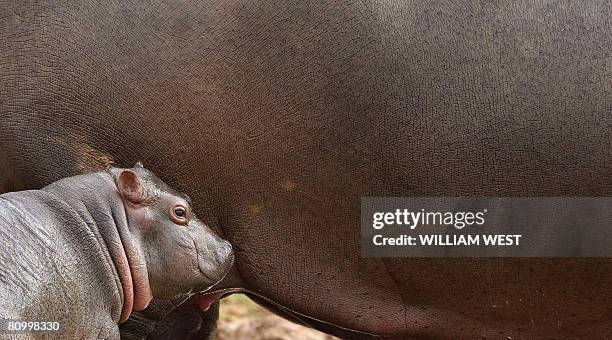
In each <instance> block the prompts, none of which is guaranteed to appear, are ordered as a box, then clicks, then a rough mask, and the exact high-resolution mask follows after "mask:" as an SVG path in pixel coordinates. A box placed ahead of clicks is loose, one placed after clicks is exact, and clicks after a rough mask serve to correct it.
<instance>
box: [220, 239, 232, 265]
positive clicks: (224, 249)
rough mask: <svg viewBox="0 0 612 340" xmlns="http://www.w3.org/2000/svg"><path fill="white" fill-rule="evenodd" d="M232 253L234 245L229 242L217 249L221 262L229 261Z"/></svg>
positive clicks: (222, 243) (224, 242)
mask: <svg viewBox="0 0 612 340" xmlns="http://www.w3.org/2000/svg"><path fill="white" fill-rule="evenodd" d="M232 252H233V251H232V245H231V244H230V243H229V242H227V241H223V242H221V244H220V245H219V247H218V248H217V255H218V258H219V260H220V261H226V260H228V259H229V258H230V257H231V256H232Z"/></svg>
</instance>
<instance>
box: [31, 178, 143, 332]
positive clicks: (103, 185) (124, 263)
mask: <svg viewBox="0 0 612 340" xmlns="http://www.w3.org/2000/svg"><path fill="white" fill-rule="evenodd" d="M42 190H43V191H45V192H48V193H51V194H53V195H55V196H56V197H57V198H58V199H60V200H62V201H63V202H65V203H66V204H67V205H68V206H70V207H71V208H72V209H74V211H75V212H76V213H77V214H78V216H79V217H80V218H81V219H82V221H83V222H84V223H85V225H87V227H88V229H89V231H91V233H93V235H94V236H95V237H96V238H97V240H98V241H99V243H100V248H101V252H102V256H103V257H104V258H105V259H106V260H107V263H108V264H109V265H110V274H112V276H113V280H114V281H115V282H116V283H117V287H118V290H119V296H120V300H121V303H120V306H121V311H120V313H119V315H120V316H119V319H118V320H117V321H118V322H123V321H125V320H127V318H128V317H129V315H130V313H131V312H132V310H133V309H134V310H142V309H144V308H145V307H146V306H147V305H148V304H149V302H150V301H151V298H152V294H151V289H150V286H149V280H148V274H147V266H146V262H145V259H144V253H143V251H142V249H140V246H139V242H137V240H136V239H135V238H134V235H132V234H131V233H130V230H129V227H128V222H127V217H126V214H125V208H124V205H123V204H124V203H123V202H122V199H121V197H120V196H119V194H118V192H117V187H116V185H115V182H114V180H113V178H112V176H111V175H110V174H108V173H107V172H98V173H92V174H88V175H82V176H76V177H69V178H66V179H63V180H60V181H57V182H55V183H52V184H50V185H49V186H47V187H45V188H43V189H42ZM107 274H108V271H107Z"/></svg>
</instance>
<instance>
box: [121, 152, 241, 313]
mask: <svg viewBox="0 0 612 340" xmlns="http://www.w3.org/2000/svg"><path fill="white" fill-rule="evenodd" d="M110 172H111V174H112V175H113V177H114V180H115V184H116V185H117V190H118V191H119V194H120V196H121V198H122V200H123V204H124V206H125V213H126V218H127V223H128V229H129V235H130V237H131V238H132V243H133V244H135V246H134V247H132V248H133V249H131V250H130V249H126V254H127V255H128V258H131V259H132V260H131V263H130V267H132V276H133V277H134V276H138V273H140V274H142V273H145V274H144V276H146V277H144V278H140V279H138V278H134V279H133V281H134V290H135V291H137V290H138V289H139V287H138V286H139V285H145V286H148V287H144V289H143V288H142V287H141V289H142V290H148V289H150V293H151V295H152V296H153V297H156V298H172V297H175V296H177V295H179V294H182V293H187V292H199V291H203V290H206V289H209V288H210V287H212V286H213V285H214V284H216V283H217V282H219V281H220V280H221V279H223V277H224V276H225V275H226V274H227V273H228V271H229V269H230V267H231V265H232V263H233V257H234V256H233V252H232V246H231V245H230V243H229V242H227V241H225V240H222V239H221V238H220V237H218V236H217V235H216V234H215V233H214V232H213V231H212V230H211V229H210V228H209V227H208V226H206V225H205V224H204V223H202V222H201V221H200V220H198V218H197V217H196V216H195V214H194V213H193V211H192V210H191V204H190V199H189V198H188V197H187V196H186V195H183V194H180V193H178V192H176V191H175V190H173V189H172V188H170V187H169V186H168V185H166V184H165V183H164V182H162V181H161V180H160V179H159V178H157V177H156V176H155V175H154V174H153V173H152V172H150V171H149V170H147V169H145V168H144V167H143V166H142V164H140V163H137V164H136V166H134V168H132V169H118V168H111V169H110ZM122 243H126V242H125V240H124V239H123V238H122ZM128 248H129V247H128ZM131 251H132V252H133V253H132V254H130V252H131ZM134 259H136V260H134ZM132 262H138V263H136V265H134V264H133V263H132ZM135 272H136V274H135ZM149 287H150V288H149ZM135 293H136V292H135ZM149 300H150V299H149ZM146 303H147V304H148V301H146ZM137 304H138V303H136V302H135V304H134V309H136V310H138V309H141V308H144V307H145V306H146V305H145V306H137Z"/></svg>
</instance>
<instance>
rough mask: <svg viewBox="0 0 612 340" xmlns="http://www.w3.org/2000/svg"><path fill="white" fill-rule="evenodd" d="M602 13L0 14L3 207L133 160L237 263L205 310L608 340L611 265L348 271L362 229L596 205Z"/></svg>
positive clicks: (604, 182)
mask: <svg viewBox="0 0 612 340" xmlns="http://www.w3.org/2000/svg"><path fill="white" fill-rule="evenodd" d="M611 9H612V3H610V2H609V1H603V0H602V1H595V0H588V1H581V2H575V1H569V0H561V1H555V2H550V1H541V2H538V3H535V4H534V3H524V2H523V1H511V2H507V1H433V2H432V1H406V2H401V1H397V2H396V1H384V0H383V1H378V2H371V1H365V2H347V3H338V2H333V3H327V2H305V1H295V2H294V3H289V2H286V3H282V4H278V3H271V2H268V1H257V2H252V1H236V2H228V1H215V0H213V1H212V2H191V1H185V2H182V1H170V2H158V1H154V3H150V2H147V3H144V2H143V3H138V2H123V1H114V2H109V3H99V2H95V1H84V2H78V3H73V2H57V1H55V2H49V3H47V4H36V5H31V4H26V3H23V2H19V3H17V2H11V1H2V4H1V6H0V18H1V19H0V27H1V29H0V46H1V47H0V56H1V59H0V65H1V67H0V77H1V78H0V79H1V90H0V175H1V176H2V177H0V178H3V180H2V182H0V187H2V189H3V190H4V191H6V190H16V189H24V188H39V187H42V186H43V185H45V184H48V183H50V182H52V181H54V180H57V179H59V178H62V177H66V176H70V175H74V174H77V173H82V172H87V171H92V170H97V169H99V168H101V167H105V166H106V165H107V164H109V163H110V162H114V163H116V164H119V165H131V164H133V163H134V162H135V161H137V160H141V161H142V162H143V163H144V164H145V166H147V167H148V168H150V169H151V170H153V171H154V172H155V173H157V174H160V176H159V177H160V178H162V179H164V180H165V181H166V182H168V183H169V184H170V185H171V186H174V187H176V188H177V189H179V190H180V191H183V192H186V193H188V194H189V195H190V196H192V198H193V201H194V202H195V211H196V212H197V213H198V215H201V219H202V220H203V221H204V222H205V223H206V224H208V225H211V226H214V227H215V228H217V230H219V231H220V232H221V233H222V234H223V236H224V237H225V238H227V239H229V240H230V241H231V242H232V243H233V244H234V246H235V249H236V267H235V271H234V273H233V274H232V275H230V276H229V277H228V278H227V279H226V280H225V281H224V282H223V283H222V285H221V286H220V287H219V288H233V287H242V288H245V289H248V290H249V291H252V292H255V293H256V294H258V295H259V296H261V297H263V298H265V299H268V300H270V301H273V302H274V303H275V304H277V305H278V306H283V307H284V308H286V309H287V310H290V311H292V312H293V313H295V315H300V316H301V318H302V319H303V320H311V322H312V323H311V324H313V325H316V326H317V327H319V328H322V329H324V330H326V331H328V332H332V333H336V334H347V333H345V330H354V331H359V332H363V333H365V334H373V335H390V336H397V337H408V336H414V337H421V338H440V339H447V338H448V339H450V338H453V339H457V338H475V337H477V336H478V337H480V336H485V337H490V338H500V337H503V338H513V339H515V338H520V337H525V338H533V337H544V336H549V337H557V338H560V337H561V338H562V337H564V336H566V337H570V338H576V337H585V338H602V337H604V336H607V335H610V333H612V312H611V310H610V305H612V293H611V288H610V282H612V260H610V259H593V258H582V259H569V258H566V259H563V258H559V259H545V258H532V259H521V258H505V259H502V258H489V259H487V258H459V259H432V258H363V257H361V256H360V254H359V238H360V236H359V234H360V233H359V230H360V227H359V225H360V217H359V216H360V198H361V197H364V196H431V195H444V196H457V195H483V196H540V195H547V196H566V195H567V196H600V195H603V196H607V195H611V194H612V180H611V179H612V151H611V150H612V148H611V145H610V141H611V140H612V90H611V84H612V55H611V54H610V51H612V24H611V21H610V17H611V16H612V13H611ZM188 183H189V185H187V184H188ZM203 212H208V214H203ZM355 334H357V333H355Z"/></svg>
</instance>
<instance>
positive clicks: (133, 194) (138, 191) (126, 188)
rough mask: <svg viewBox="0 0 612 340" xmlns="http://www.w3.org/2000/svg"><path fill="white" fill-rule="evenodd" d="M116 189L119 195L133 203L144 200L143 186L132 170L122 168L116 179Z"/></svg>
mask: <svg viewBox="0 0 612 340" xmlns="http://www.w3.org/2000/svg"><path fill="white" fill-rule="evenodd" d="M116 184H117V189H119V193H120V194H121V197H123V198H124V199H125V200H127V201H129V202H132V203H134V204H139V203H142V202H144V200H145V190H144V186H143V185H142V182H141V181H140V179H138V176H136V174H135V173H134V172H133V171H132V170H122V171H121V173H120V174H119V176H118V177H117V179H116Z"/></svg>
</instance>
